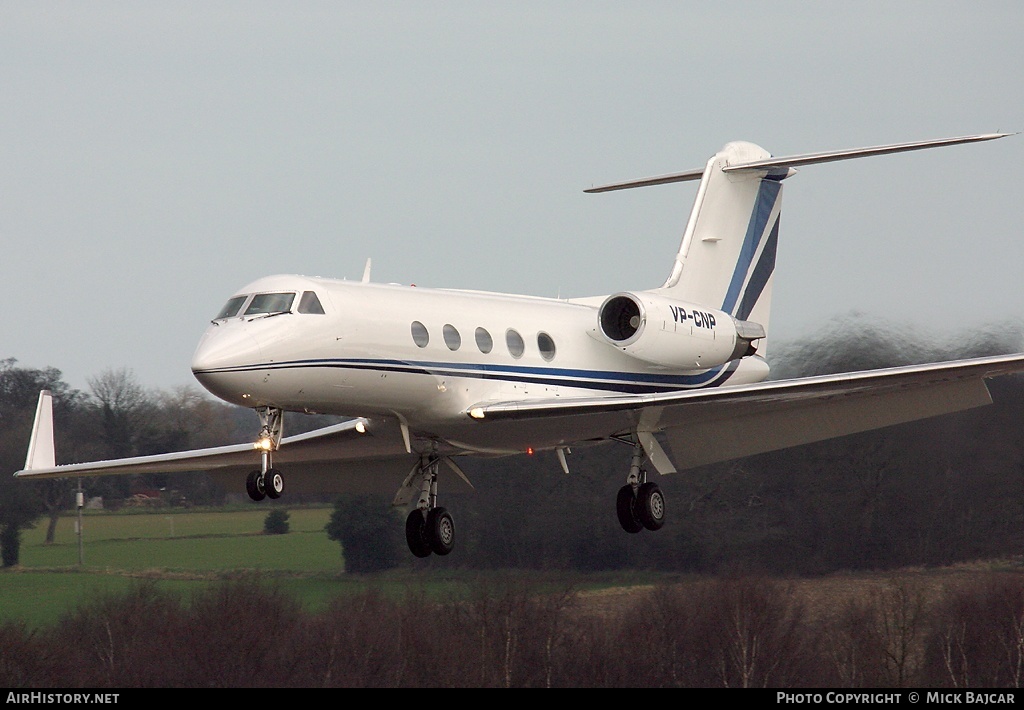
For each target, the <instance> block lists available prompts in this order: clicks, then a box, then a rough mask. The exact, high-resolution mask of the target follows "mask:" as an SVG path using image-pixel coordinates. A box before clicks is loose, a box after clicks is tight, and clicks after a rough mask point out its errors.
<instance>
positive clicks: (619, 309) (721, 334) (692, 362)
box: [597, 292, 765, 369]
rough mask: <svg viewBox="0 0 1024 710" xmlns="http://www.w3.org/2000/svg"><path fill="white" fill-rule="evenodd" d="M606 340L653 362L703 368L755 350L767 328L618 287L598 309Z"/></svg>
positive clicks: (722, 312)
mask: <svg viewBox="0 0 1024 710" xmlns="http://www.w3.org/2000/svg"><path fill="white" fill-rule="evenodd" d="M597 322H598V331H599V332H600V334H601V336H602V337H603V338H604V339H605V340H607V342H608V343H610V344H611V345H613V346H614V347H616V348H618V349H619V350H622V351H623V352H626V353H628V354H629V355H632V356H633V357H635V358H638V359H640V360H643V361H645V362H649V363H652V364H654V365H663V366H665V367H673V368H683V369H704V368H708V367H715V366H717V365H723V364H725V363H727V362H729V361H730V360H735V359H737V358H741V357H746V356H747V355H753V354H754V352H755V349H756V346H755V341H757V340H759V339H761V338H764V337H765V332H764V328H763V327H761V326H760V325H758V324H757V323H752V322H750V321H741V320H737V319H735V318H733V317H732V316H731V315H729V314H728V313H726V312H724V311H718V310H714V309H710V308H704V307H702V306H695V305H693V304H690V303H684V302H682V301H675V300H672V299H668V298H664V297H662V296H658V295H656V294H652V293H645V292H640V293H616V294H614V295H611V296H609V297H608V298H606V299H605V301H604V303H602V304H601V307H600V308H599V309H598V312H597Z"/></svg>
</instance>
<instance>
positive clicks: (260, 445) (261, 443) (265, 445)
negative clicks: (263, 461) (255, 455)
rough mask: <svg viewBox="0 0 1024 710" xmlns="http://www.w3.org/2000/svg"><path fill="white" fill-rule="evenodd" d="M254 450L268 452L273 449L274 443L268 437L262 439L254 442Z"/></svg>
mask: <svg viewBox="0 0 1024 710" xmlns="http://www.w3.org/2000/svg"><path fill="white" fill-rule="evenodd" d="M256 448H257V449H262V450H263V451H270V450H271V449H272V448H274V442H273V440H271V439H270V438H269V437H263V438H262V439H259V440H258V441H257V442H256Z"/></svg>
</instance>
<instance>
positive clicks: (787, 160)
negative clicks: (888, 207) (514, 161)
mask: <svg viewBox="0 0 1024 710" xmlns="http://www.w3.org/2000/svg"><path fill="white" fill-rule="evenodd" d="M1012 135H1014V134H1013V133H982V134H979V135H974V136H957V137H956V138H938V139H935V140H927V141H913V142H911V143H891V144H889V145H876V146H870V147H868V148H847V149H845V150H832V151H826V152H823V153H804V154H802V155H787V156H782V157H771V158H766V159H764V160H753V161H749V162H743V163H736V164H735V165H728V166H726V167H724V168H722V170H723V172H727V173H731V172H738V171H744V170H775V171H779V170H788V169H791V168H796V167H799V166H801V165H813V164H815V163H830V162H832V161H835V160H850V159H851V158H865V157H868V156H871V155H888V154H890V153H904V152H906V151H910V150H924V149H925V148H938V147H941V146H947V145H959V144H961V143H976V142H979V141H990V140H995V139H996V138H1005V137H1006V136H1012ZM704 170H705V169H704V168H699V169H694V170H687V171H685V172H681V173H672V174H669V175H657V176H655V177H649V178H641V179H639V180H629V181H627V182H617V183H611V184H608V185H600V186H598V187H592V188H590V189H588V190H584V192H611V191H612V190H626V189H629V188H632V187H648V186H650V185H665V184H667V183H672V182H685V181H687V180H699V179H700V178H701V176H702V175H703V174H704Z"/></svg>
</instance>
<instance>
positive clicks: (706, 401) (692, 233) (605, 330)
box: [15, 133, 1024, 557]
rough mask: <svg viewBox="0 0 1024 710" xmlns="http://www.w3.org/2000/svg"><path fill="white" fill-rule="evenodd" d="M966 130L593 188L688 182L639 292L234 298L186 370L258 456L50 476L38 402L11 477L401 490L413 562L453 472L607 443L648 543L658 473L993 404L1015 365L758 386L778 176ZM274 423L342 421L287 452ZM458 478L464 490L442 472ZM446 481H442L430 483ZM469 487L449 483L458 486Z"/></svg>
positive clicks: (326, 292)
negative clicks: (685, 209)
mask: <svg viewBox="0 0 1024 710" xmlns="http://www.w3.org/2000/svg"><path fill="white" fill-rule="evenodd" d="M1006 135H1010V134H1004V133H995V134H985V135H974V136H963V137H958V138H947V139H940V140H932V141H922V142H914V143H902V144H893V145H885V146H875V147H870V148H857V149H852V150H842V151H831V152H825V153H814V154H805V155H796V156H789V157H781V158H779V157H773V156H772V155H771V154H770V153H768V152H767V151H765V150H764V149H762V148H760V147H758V146H756V145H753V144H751V143H744V142H735V143H729V144H727V145H726V146H725V147H724V148H722V149H721V150H720V151H719V152H717V153H716V154H715V155H713V156H712V157H711V158H710V160H708V162H707V164H706V165H705V166H704V167H703V168H702V169H698V170H691V171H687V172H683V173H676V174H672V175H662V176H659V177H654V178H648V179H644V180H636V181H632V182H625V183H617V184H613V185H606V186H603V187H598V188H592V189H591V190H588V192H603V191H609V190H617V189H625V188H630V187H640V186H646V185H658V184H663V183H670V182H679V181H685V180H699V181H700V183H699V186H698V188H697V196H696V200H695V203H694V206H693V209H692V212H691V213H690V217H689V221H688V222H687V223H686V227H685V230H684V231H683V236H682V242H681V244H680V247H679V251H678V253H677V255H676V257H675V260H674V261H673V263H672V265H671V269H670V271H669V274H668V278H667V279H666V281H665V282H664V284H662V285H661V286H660V287H657V288H652V289H649V290H638V291H621V292H613V293H611V294H609V295H603V296H597V297H593V298H573V299H551V298H537V297H530V296H519V295H509V294H503V293H483V292H476V291H460V290H443V289H432V288H418V287H413V286H400V285H394V284H378V283H372V282H370V280H369V263H368V264H367V270H366V272H365V273H364V278H363V280H362V281H339V280H330V279H324V278H311V277H305V276H270V277H267V278H262V279H259V280H257V281H254V282H252V283H250V284H248V285H247V286H244V287H242V288H241V289H239V290H238V291H236V292H235V293H234V294H233V295H232V296H231V297H230V298H229V300H228V301H227V304H226V305H225V306H224V308H223V309H222V310H221V311H220V312H219V313H217V314H216V316H215V317H214V318H213V320H212V322H211V323H210V325H209V326H208V327H207V329H206V332H205V334H204V335H203V336H202V339H201V341H200V342H199V345H198V347H197V348H196V350H195V355H194V357H193V359H192V371H193V373H194V374H195V377H196V378H197V379H198V381H199V382H200V383H201V384H202V385H203V386H204V387H205V388H206V389H207V390H209V391H210V392H211V393H213V394H214V395H216V396H217V397H219V398H221V399H223V400H225V401H227V402H230V403H232V404H236V405H240V406H243V407H249V408H252V409H253V410H255V412H256V414H257V415H258V416H259V422H260V428H259V435H258V437H257V439H256V442H255V445H254V444H240V445H231V446H222V447H216V448H209V449H201V450H195V451H184V452H176V453H168V454H162V455H155V456H141V457H135V458H126V459H119V460H111V461H97V462H90V463H75V464H68V465H61V466H58V465H56V461H55V458H54V444H53V428H54V427H53V415H52V403H51V397H50V394H49V393H48V392H43V393H41V394H40V398H39V406H38V409H37V412H36V421H35V426H34V429H33V432H32V438H31V440H30V442H29V449H28V456H27V458H26V462H25V468H24V469H23V470H21V471H19V472H17V473H16V474H15V475H16V476H18V477H22V478H27V479H34V478H46V477H71V476H86V475H107V474H122V473H158V472H172V471H198V470H204V471H210V472H211V473H212V474H213V475H214V476H216V477H218V478H220V479H221V480H222V481H224V482H226V483H228V484H229V485H232V486H236V487H238V488H241V487H242V485H243V483H244V486H245V488H246V490H247V491H248V494H249V496H250V497H252V498H253V499H255V500H260V499H263V498H264V497H270V498H278V497H280V496H281V495H282V493H283V492H284V490H285V488H286V485H285V481H286V480H287V482H288V483H287V488H288V489H290V490H295V491H324V492H335V491H358V490H380V489H381V488H382V487H383V488H384V489H387V490H389V491H396V490H397V494H396V495H395V498H394V503H395V504H396V505H405V506H411V510H410V512H409V515H408V518H407V521H406V539H407V541H408V544H409V548H410V550H411V551H412V552H413V554H414V555H417V556H419V557H426V556H428V555H430V554H438V555H446V554H448V553H449V552H451V550H452V548H453V544H454V540H455V523H454V520H453V518H452V516H451V514H450V513H449V512H448V511H447V510H446V509H445V508H443V507H441V506H440V505H438V483H439V481H442V482H444V483H445V485H447V484H448V483H449V482H452V483H456V484H458V483H459V481H460V479H461V480H462V481H464V482H465V483H467V484H468V483H469V481H468V479H467V477H466V475H465V473H464V472H463V470H462V468H461V467H460V465H459V460H460V459H461V458H463V457H470V456H483V457H487V456H507V455H514V454H523V453H527V452H533V451H554V452H556V453H557V458H558V460H559V462H560V466H561V468H562V469H563V470H564V471H565V472H568V471H569V465H568V464H569V460H568V458H567V456H566V454H568V453H570V450H571V448H572V447H574V446H582V445H585V444H590V443H600V442H610V441H618V442H623V443H625V444H627V445H628V446H630V447H632V460H631V464H630V466H629V469H628V471H625V472H624V482H623V485H622V487H621V489H620V490H619V493H618V496H617V500H616V510H617V515H618V519H619V522H620V523H621V525H622V527H623V528H624V529H625V530H626V531H627V532H630V533H637V532H640V531H641V530H643V529H649V530H656V529H658V528H660V527H661V526H662V525H663V523H664V521H665V509H666V506H665V499H664V496H663V494H662V492H661V490H660V488H659V486H658V484H657V482H656V481H655V480H651V479H649V478H648V469H650V470H652V471H654V472H657V473H658V474H670V473H673V472H676V471H678V470H680V469H687V468H691V467H695V466H700V465H702V464H708V463H713V462H717V461H725V460H729V459H734V458H739V457H744V456H749V455H752V454H757V453H762V452H766V451H772V450H776V449H781V448H785V447H790V446H796V445H799V444H805V443H809V442H813V441H819V440H823V439H828V438H831V437H837V436H841V435H845V434H851V433H854V432H860V431H865V430H869V429H876V428H880V427H884V426H889V425H894V424H898V423H902V422H907V421H912V420H916V419H921V418H925V417H931V416H935V415H940V414H945V413H949V412H955V411H959V410H964V409H968V408H971V407H976V406H980V405H984V404H988V403H989V402H990V401H991V399H990V396H989V391H988V388H987V386H986V384H985V380H986V379H987V378H991V377H996V376H999V375H1005V374H1008V373H1013V372H1020V371H1024V354H1018V355H1012V356H1001V357H988V358H979V359H969V360H958V361H954V362H944V363H936V364H928V365H919V366H911V367H898V368H890V369H882V370H874V371H867V372H855V373H846V374H840V375H829V376H822V377H808V378H802V379H794V380H788V381H771V380H769V379H768V374H769V368H768V363H767V361H766V359H765V353H766V344H767V341H768V334H769V306H770V302H771V295H772V278H773V272H774V267H775V255H776V246H777V243H778V237H779V214H780V206H781V202H782V199H781V198H782V182H783V180H785V179H786V178H788V177H790V176H791V175H793V174H794V173H795V168H797V167H799V166H804V165H811V164H814V163H824V162H830V161H836V160H845V159H849V158H859V157H865V156H875V155H883V154H888V153H898V152H902V151H912V150H918V149H925V148H933V147H940V146H950V145H955V144H962V143H972V142H977V141H987V140H992V139H996V138H1001V137H1004V136H1006ZM285 412H307V413H308V412H318V413H324V414H334V415H342V416H345V417H351V418H350V419H347V420H346V421H343V422H342V423H340V424H336V425H333V426H328V427H326V428H323V429H319V430H317V431H313V432H309V433H304V434H299V435H295V436H287V437H286V436H284V413H285ZM453 474H454V475H453ZM442 477H443V478H442ZM459 485H461V484H459Z"/></svg>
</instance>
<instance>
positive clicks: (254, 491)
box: [245, 407, 284, 501]
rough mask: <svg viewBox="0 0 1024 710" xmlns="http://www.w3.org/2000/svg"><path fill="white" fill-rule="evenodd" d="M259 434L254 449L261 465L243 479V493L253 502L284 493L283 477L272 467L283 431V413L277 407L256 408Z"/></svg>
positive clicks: (273, 497) (274, 497)
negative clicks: (258, 452)
mask: <svg viewBox="0 0 1024 710" xmlns="http://www.w3.org/2000/svg"><path fill="white" fill-rule="evenodd" d="M256 414H257V415H258V416H259V418H260V434H259V437H257V439H256V443H255V447H256V449H258V450H259V451H260V454H261V457H262V465H261V467H260V468H259V469H257V470H255V471H253V472H252V473H250V474H249V475H248V476H247V477H246V479H245V492H246V493H248V494H249V497H250V498H252V499H253V500H255V501H260V500H263V499H264V498H271V499H277V498H280V497H281V494H282V493H283V492H284V477H283V476H282V475H281V472H280V471H279V470H277V469H276V468H274V467H273V465H272V464H273V452H274V451H277V447H278V446H280V444H281V434H282V432H283V430H284V412H282V411H281V410H280V409H278V408H277V407H257V408H256Z"/></svg>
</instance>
